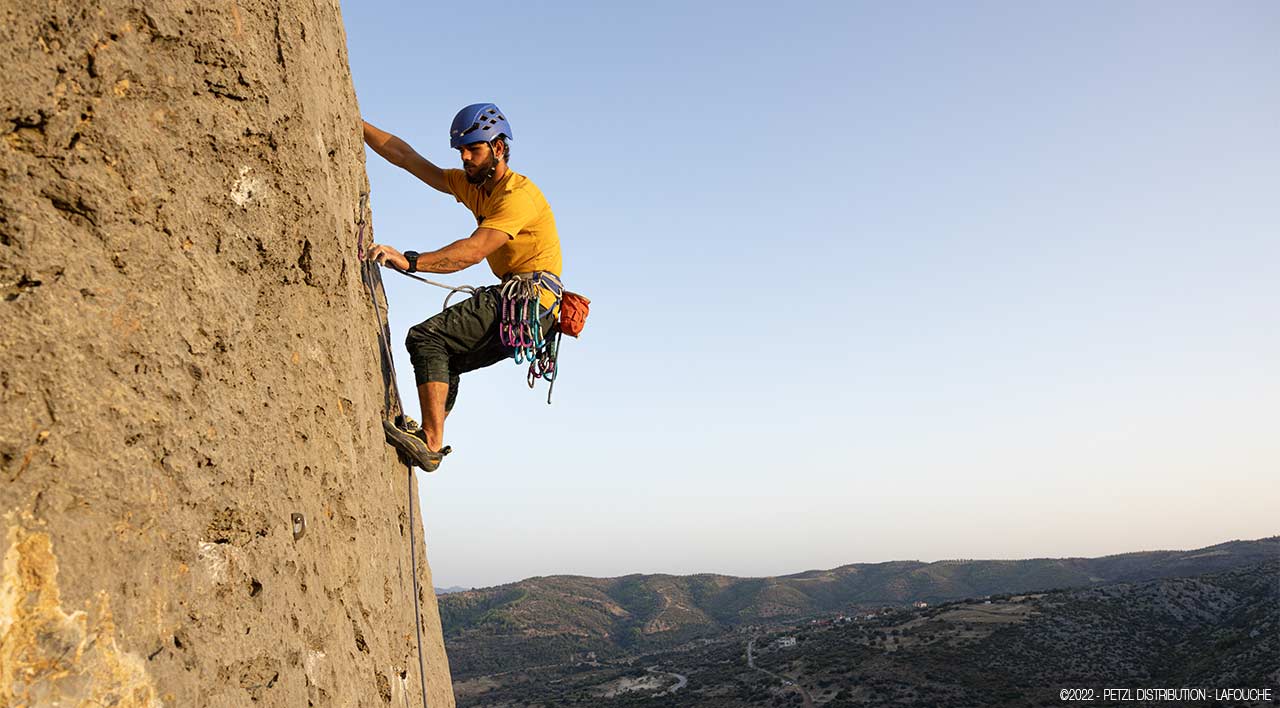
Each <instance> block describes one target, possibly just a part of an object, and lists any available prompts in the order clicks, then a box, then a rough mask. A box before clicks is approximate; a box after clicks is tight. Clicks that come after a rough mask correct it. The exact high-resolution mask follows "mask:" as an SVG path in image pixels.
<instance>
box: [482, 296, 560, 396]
mask: <svg viewBox="0 0 1280 708" xmlns="http://www.w3.org/2000/svg"><path fill="white" fill-rule="evenodd" d="M543 288H546V289H547V290H549V291H551V293H552V294H554V295H555V296H556V304H558V303H559V302H560V296H561V294H562V293H563V292H564V286H562V285H561V284H560V279H559V278H557V277H556V276H555V275H554V274H552V273H548V272H545V271H537V272H533V273H520V274H517V275H514V276H511V277H509V278H507V279H506V280H505V281H503V283H502V287H501V290H500V293H501V295H502V317H501V320H500V322H499V324H498V335H499V337H501V340H502V344H503V346H507V347H511V349H512V355H511V356H512V358H513V359H515V362H516V363H517V364H523V363H525V362H528V363H529V371H528V374H527V376H526V377H525V380H526V382H527V383H528V384H529V388H533V386H534V384H535V383H536V382H537V380H538V379H546V380H547V381H548V382H551V383H554V382H555V379H556V359H557V350H558V349H559V347H558V344H559V340H558V337H557V335H558V334H559V333H558V331H557V328H556V326H555V325H552V327H551V331H550V332H547V333H545V335H546V336H544V332H543V331H542V317H543V315H544V314H546V313H547V312H548V311H547V310H544V309H543V308H542V290H543ZM556 304H553V305H552V310H551V311H554V308H555V307H556ZM547 402H548V403H550V402H551V392H550V391H548V392H547Z"/></svg>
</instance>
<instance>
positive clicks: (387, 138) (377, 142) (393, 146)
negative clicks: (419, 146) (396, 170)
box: [363, 121, 453, 194]
mask: <svg viewBox="0 0 1280 708" xmlns="http://www.w3.org/2000/svg"><path fill="white" fill-rule="evenodd" d="M363 122H364V141H365V143H366V144H367V145H368V146H369V147H371V148H373V151H374V152H376V153H378V154H379V155H381V156H382V157H383V158H385V159H386V161H387V162H390V163H391V164H393V165H395V166H396V167H401V168H404V169H405V170H407V171H408V172H409V174H412V175H413V176H414V177H417V178H418V179H420V180H422V181H423V182H426V183H427V185H428V186H430V187H431V188H432V189H435V190H437V191H440V192H444V193H445V194H453V192H450V191H449V184H448V182H447V181H445V178H444V170H442V169H440V168H439V167H436V166H435V165H433V164H431V161H430V160H428V159H427V158H425V157H423V156H422V155H419V154H418V153H417V151H416V150H414V149H413V148H412V147H411V146H410V145H409V143H406V142H405V141H403V140H401V139H400V138H397V137H396V136H394V135H392V134H391V133H388V132H386V131H384V130H379V129H378V128H377V127H376V126H374V125H372V124H370V123H369V121H363Z"/></svg>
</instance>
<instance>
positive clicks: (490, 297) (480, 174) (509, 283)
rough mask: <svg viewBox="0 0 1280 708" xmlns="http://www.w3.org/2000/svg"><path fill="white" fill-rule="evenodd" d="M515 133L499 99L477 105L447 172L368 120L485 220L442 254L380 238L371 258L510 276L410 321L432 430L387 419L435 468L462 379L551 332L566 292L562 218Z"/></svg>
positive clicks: (367, 134)
mask: <svg viewBox="0 0 1280 708" xmlns="http://www.w3.org/2000/svg"><path fill="white" fill-rule="evenodd" d="M511 139H512V134H511V125H510V123H508V122H507V119H506V117H505V116H504V114H503V113H502V111H500V110H499V109H498V107H497V106H495V105H494V104H492V103H476V104H472V105H470V106H467V107H466V108H463V109H462V110H461V111H458V115H456V116H455V117H454V119H453V125H452V126H451V127H450V128H449V147H451V148H453V149H455V150H457V151H458V152H459V154H460V156H461V158H462V169H442V168H440V167H437V166H436V165H434V164H432V163H431V162H429V161H428V160H427V159H426V158H424V157H422V156H421V155H419V154H418V153H417V152H416V151H415V150H414V149H413V148H412V147H410V146H409V144H408V143H406V142H404V141H403V140H401V139H400V138H397V137H396V136H394V135H391V134H390V133H386V132H383V131H382V130H379V129H378V128H376V127H374V126H372V125H370V124H369V123H368V122H365V123H364V141H365V143H367V144H368V145H369V147H370V148H372V149H373V151H374V152H376V153H378V154H379V155H381V156H382V157H383V158H385V159H386V160H387V161H388V162H390V163H391V164H393V165H396V166H398V167H402V168H404V169H405V170H407V171H408V172H409V173H410V174H412V175H413V176H414V177H417V178H418V179H420V180H422V181H423V182H425V183H427V185H428V186H430V187H432V188H433V189H435V190H437V191H440V192H444V193H445V194H450V195H452V196H453V197H454V198H455V199H457V200H458V201H459V202H461V203H462V204H463V206H465V207H467V208H468V209H470V210H471V213H472V214H474V215H475V217H476V224H477V226H476V230H475V231H473V232H472V233H471V235H470V236H468V237H466V238H463V239H459V240H457V241H454V242H453V243H450V244H449V245H447V246H445V247H443V248H440V249H438V250H435V251H428V252H423V253H418V252H415V251H405V252H403V253H401V252H400V251H398V250H396V249H394V248H392V247H391V246H382V245H376V244H375V245H374V246H372V247H371V248H370V250H369V252H368V258H370V259H372V260H376V261H377V262H378V263H379V264H381V265H383V266H389V267H394V268H396V269H398V270H402V271H404V272H407V273H413V272H417V271H422V272H426V273H454V272H457V271H460V270H463V269H465V268H469V267H470V266H472V265H475V264H477V263H479V262H480V261H482V260H488V262H489V269H490V270H492V271H493V274H494V275H496V276H497V277H498V278H499V279H500V280H501V281H502V284H501V285H491V286H488V287H484V288H480V289H478V290H477V292H476V293H475V294H474V295H473V296H472V297H470V298H468V299H466V300H464V301H462V302H460V303H458V304H456V305H454V306H452V307H450V308H448V309H446V310H445V311H444V312H441V313H440V314H438V315H436V316H434V317H431V318H429V319H427V320H426V321H425V322H422V323H421V324H418V325H416V326H414V327H412V328H410V330H409V336H408V337H407V338H406V339H405V346H406V347H407V348H408V350H409V359H410V361H411V362H412V363H413V373H414V379H415V381H416V383H417V385H418V401H419V403H420V404H421V405H422V427H421V428H417V427H416V426H414V425H413V424H412V423H408V424H406V426H405V428H404V429H402V428H400V427H397V426H396V425H394V424H393V423H392V422H390V421H383V428H384V429H385V431H386V436H387V441H388V442H390V443H391V444H392V445H394V446H395V447H396V449H398V450H399V451H400V452H401V453H403V454H404V455H405V456H406V457H407V458H408V459H409V460H411V461H412V462H413V464H416V465H417V466H419V467H421V468H422V469H424V470H426V471H428V472H433V471H435V470H436V468H437V467H439V466H440V461H441V459H442V458H443V456H444V454H447V453H448V449H447V448H444V447H443V443H442V440H443V437H444V420H445V417H446V416H448V415H449V411H451V410H452V409H453V404H454V401H456V400H457V396H458V381H459V376H460V375H461V374H463V373H465V372H468V371H473V370H475V369H479V368H483V367H486V366H490V365H492V364H495V363H497V362H499V361H501V360H503V359H505V358H507V357H510V356H512V353H513V352H514V351H516V347H514V346H512V345H513V344H514V343H515V341H514V340H517V339H518V340H520V342H521V343H522V344H527V342H526V341H525V339H526V337H525V336H523V335H525V334H528V333H530V332H532V333H533V338H534V339H538V333H539V332H543V333H549V332H550V331H551V327H552V325H553V324H554V323H555V310H556V306H557V304H558V301H559V298H560V295H561V293H562V292H563V288H562V286H561V285H560V272H561V259H560V236H559V234H558V233H557V232H556V221H555V217H554V216H553V215H552V213H551V207H550V206H548V205H547V200H546V198H544V197H543V196H542V191H541V190H539V189H538V187H537V186H536V185H534V183H533V182H532V181H530V180H529V179H528V178H527V177H525V176H524V175H521V174H517V173H516V172H515V171H514V170H512V169H511V168H510V167H509V166H508V165H509V162H510V158H511ZM504 294H505V297H504ZM521 298H523V299H521ZM517 334H520V335H521V336H519V337H517V336H516V335H517ZM532 365H533V364H531V366H532Z"/></svg>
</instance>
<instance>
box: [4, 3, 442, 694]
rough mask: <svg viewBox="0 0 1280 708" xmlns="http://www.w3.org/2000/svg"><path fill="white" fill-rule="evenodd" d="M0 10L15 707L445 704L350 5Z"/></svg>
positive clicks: (8, 602)
mask: <svg viewBox="0 0 1280 708" xmlns="http://www.w3.org/2000/svg"><path fill="white" fill-rule="evenodd" d="M0 15H2V16H3V23H0V61H2V62H3V66H4V72H3V77H2V78H0V182H2V186H0V294H2V296H3V300H2V301H0V409H2V410H3V415H0V559H2V561H0V705H6V706H10V705H12V706H27V705H31V706H37V705H54V704H59V705H81V704H85V705H88V704H92V705H117V706H158V705H168V706H244V705H248V704H249V703H251V702H255V703H256V704H259V705H269V706H290V707H291V708H292V707H296V706H303V705H314V706H375V707H376V706H381V705H394V706H419V705H422V704H423V703H425V704H426V705H428V706H431V707H432V708H437V707H439V706H452V705H453V694H452V691H451V688H450V681H449V669H448V663H447V660H446V658H445V654H444V645H443V641H442V639H441V633H440V620H439V614H438V612H437V609H436V598H435V594H434V591H433V590H432V583H431V576H430V570H429V569H428V567H427V563H426V555H425V549H424V546H423V542H422V533H421V517H420V516H419V515H418V510H417V509H416V508H411V506H410V505H411V503H412V502H411V500H412V499H416V489H415V486H416V482H415V480H414V479H413V478H412V477H411V476H410V475H409V473H408V470H407V468H406V467H405V466H404V465H403V464H401V463H400V462H399V461H398V460H397V459H396V457H395V454H394V452H393V451H392V450H391V449H390V448H388V447H387V446H386V445H385V443H384V442H383V439H382V430H381V423H380V421H381V419H382V417H383V416H384V415H387V414H394V413H395V412H396V411H397V410H398V406H399V403H398V401H397V400H396V399H395V394H394V386H393V384H392V381H391V378H392V376H393V373H392V371H391V369H390V365H389V361H387V359H386V355H385V354H384V351H385V347H386V341H385V336H382V337H380V335H382V334H383V333H384V332H385V327H384V325H383V324H382V323H383V322H384V321H385V316H384V314H383V311H382V310H381V309H380V308H383V307H385V301H384V300H383V298H382V292H381V282H380V281H379V280H378V276H377V272H376V268H373V267H370V266H368V265H366V264H363V263H361V261H360V260H359V258H358V256H357V232H361V233H365V238H366V239H367V238H368V233H367V230H361V229H358V228H357V226H356V223H357V222H358V221H361V220H363V219H367V216H368V215H367V214H366V213H364V207H363V204H362V199H361V195H362V193H363V192H364V191H365V190H366V189H367V180H366V177H365V173H364V162H363V160H364V151H363V146H362V143H361V139H360V131H359V111H358V109H357V106H356V101H355V95H354V91H353V90H352V85H351V76H350V73H349V70H348V68H347V58H346V48H345V37H344V34H343V29H342V20H341V16H340V13H339V8H338V4H337V2H334V1H333V0H319V1H308V2H302V1H300V0H220V1H219V2H213V3H197V2H194V1H191V2H179V1H176V0H149V1H147V2H142V0H31V1H30V2H24V3H6V4H5V6H4V9H3V10H0ZM411 537H416V544H414V547H413V548H411ZM415 580H416V587H417V589H418V591H417V595H416V596H415V591H414V587H415ZM415 606H416V608H417V609H418V610H419V612H420V615H421V629H420V630H419V629H418V626H417V620H416V617H415V614H416V613H415ZM419 636H420V637H421V639H419ZM420 656H421V660H420V658H419V657H420Z"/></svg>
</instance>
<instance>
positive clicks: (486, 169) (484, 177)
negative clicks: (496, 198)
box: [463, 155, 498, 184]
mask: <svg viewBox="0 0 1280 708" xmlns="http://www.w3.org/2000/svg"><path fill="white" fill-rule="evenodd" d="M478 168H479V169H477V170H476V172H475V174H472V173H471V171H470V170H463V172H464V173H465V174H466V175H467V181H468V182H470V183H471V184H484V183H485V182H487V181H489V177H490V176H492V175H493V173H494V172H495V171H497V169H498V157H497V155H489V160H488V161H487V162H485V163H484V164H482V165H478Z"/></svg>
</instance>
